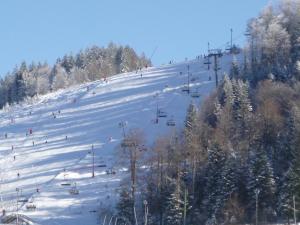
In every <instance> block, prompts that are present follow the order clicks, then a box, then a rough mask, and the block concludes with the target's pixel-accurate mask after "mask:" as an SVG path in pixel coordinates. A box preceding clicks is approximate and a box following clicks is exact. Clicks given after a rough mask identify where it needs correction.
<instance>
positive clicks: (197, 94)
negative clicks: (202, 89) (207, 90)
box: [191, 91, 200, 98]
mask: <svg viewBox="0 0 300 225" xmlns="http://www.w3.org/2000/svg"><path fill="white" fill-rule="evenodd" d="M191 97H192V98H199V97H200V93H199V91H194V92H192V93H191Z"/></svg>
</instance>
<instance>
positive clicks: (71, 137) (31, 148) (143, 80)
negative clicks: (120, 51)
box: [0, 55, 242, 225]
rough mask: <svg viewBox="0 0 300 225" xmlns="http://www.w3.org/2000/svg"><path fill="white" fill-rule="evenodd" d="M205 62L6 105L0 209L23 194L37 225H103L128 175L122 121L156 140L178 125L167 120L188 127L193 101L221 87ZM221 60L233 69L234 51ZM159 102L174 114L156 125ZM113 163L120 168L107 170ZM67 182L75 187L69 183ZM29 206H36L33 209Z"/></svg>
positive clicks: (1, 126) (0, 139)
mask: <svg viewBox="0 0 300 225" xmlns="http://www.w3.org/2000/svg"><path fill="white" fill-rule="evenodd" d="M238 57H242V56H238ZM238 61H241V60H238ZM203 62H204V60H203V59H200V60H193V61H187V62H183V63H178V64H173V65H165V66H161V67H157V68H148V69H144V70H143V71H142V72H138V73H135V72H133V73H126V74H119V75H115V76H113V77H110V78H109V80H108V82H105V81H96V82H91V83H87V84H83V85H79V86H74V87H71V88H68V89H65V90H60V91H57V92H54V93H50V94H47V95H45V96H42V97H40V98H39V99H38V100H35V102H33V103H32V104H29V103H27V104H22V105H17V106H13V107H10V108H8V109H6V110H2V111H1V112H0V118H1V120H0V135H1V136H0V167H1V168H0V179H1V183H0V194H1V199H0V200H1V202H0V207H1V208H2V209H5V210H6V213H7V214H10V213H15V212H16V205H17V204H16V199H17V195H19V200H20V199H21V200H22V198H23V199H27V200H28V201H29V202H19V203H18V206H19V212H20V213H21V214H24V215H26V216H28V217H29V218H31V219H32V220H33V221H35V222H36V223H37V224H43V225H44V224H45V225H46V224H49V225H50V224H51V225H52V224H53V225H55V224H78V225H79V224H82V225H90V224H91V225H92V224H96V223H97V221H98V219H99V218H98V214H97V213H95V212H96V211H97V210H98V209H99V207H100V206H101V205H104V204H111V205H113V204H114V202H115V201H116V198H117V191H116V190H117V188H118V186H119V182H120V180H121V178H122V177H123V176H124V173H125V174H126V171H124V170H122V168H120V167H119V166H118V164H116V163H115V162H116V160H115V158H116V157H117V156H116V154H115V150H116V147H117V146H118V144H119V143H120V140H121V139H122V130H121V129H120V128H119V126H118V124H119V123H120V122H122V121H127V127H126V130H127V129H129V128H141V129H143V130H144V131H145V134H146V138H147V140H148V142H149V144H151V142H152V141H153V140H154V139H155V138H156V137H158V136H159V135H161V134H165V133H167V132H168V131H170V130H171V129H173V127H168V126H167V125H166V121H167V120H168V119H169V118H171V117H172V118H174V120H175V121H176V127H181V126H182V125H183V123H184V119H185V115H186V109H187V107H188V105H189V103H190V102H191V101H194V102H195V103H197V104H198V103H199V102H201V100H202V99H204V98H205V96H207V95H209V94H210V92H211V90H212V89H214V87H215V80H214V72H213V70H212V69H211V70H210V71H208V70H207V66H205V65H204V64H203ZM220 62H221V71H219V74H220V75H222V74H223V73H224V72H228V71H229V68H230V65H231V62H232V56H231V55H225V56H223V57H222V58H221V59H220ZM188 65H189V71H190V74H191V75H190V78H191V80H193V82H191V92H193V91H195V90H197V91H198V92H199V93H200V94H201V96H200V98H191V96H189V95H188V94H187V93H184V92H182V88H183V87H184V86H185V84H186V83H187V66H188ZM181 73H182V74H181ZM141 74H142V76H141ZM220 75H219V76H220ZM209 76H211V78H212V79H211V80H209ZM157 103H158V106H159V108H162V109H163V110H164V111H166V112H167V114H168V118H160V119H159V124H154V123H153V121H154V120H155V118H156V107H157ZM54 117H55V118H54ZM30 129H32V134H30ZM5 133H7V138H5V136H4V135H5ZM26 133H27V135H26ZM33 142H34V143H33ZM46 142H47V143H46ZM92 145H93V146H94V152H95V165H96V169H95V177H94V178H91V175H92V169H91V168H92V154H91V152H90V150H91V148H92ZM12 146H13V150H12ZM14 156H15V158H14ZM104 165H106V167H103V166H104ZM109 168H114V170H115V171H116V174H115V175H113V174H109V175H107V174H106V170H107V169H109ZM18 174H19V177H18ZM66 183H69V184H71V185H70V186H68V185H62V184H66ZM75 183H76V189H78V190H79V194H78V195H71V194H70V193H69V190H70V189H71V188H72V187H74V185H75ZM16 188H19V192H18V193H17V191H16ZM37 191H38V192H37ZM30 204H31V205H35V206H36V207H37V209H36V210H35V211H33V210H32V211H30V210H27V209H26V206H28V205H30Z"/></svg>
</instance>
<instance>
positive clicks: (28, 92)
mask: <svg viewBox="0 0 300 225" xmlns="http://www.w3.org/2000/svg"><path fill="white" fill-rule="evenodd" d="M150 65H151V62H150V60H149V59H147V58H146V56H145V55H144V54H142V55H141V56H139V55H137V54H136V52H135V51H134V49H132V48H131V47H129V46H118V45H116V44H114V43H110V44H109V45H108V46H107V47H106V48H104V47H102V48H100V47H98V46H93V47H91V48H87V49H85V50H82V51H80V52H79V53H77V54H75V55H73V54H66V55H65V56H63V57H62V58H58V59H57V60H56V63H55V64H54V65H53V66H50V65H48V64H47V63H35V62H32V63H31V64H29V65H27V64H26V62H22V63H21V65H20V66H16V68H15V69H14V70H13V72H10V73H8V74H7V75H6V76H5V77H4V78H1V79H0V96H1V99H0V108H2V107H4V106H5V105H7V104H13V103H19V102H21V101H23V100H24V99H26V98H32V97H34V96H36V95H39V94H46V93H48V92H51V91H55V90H58V89H62V88H66V87H69V86H72V85H75V84H81V83H84V82H89V81H94V80H98V79H101V78H103V79H106V78H107V77H109V76H111V75H114V74H118V73H124V72H130V71H133V70H138V69H139V68H142V67H145V66H150Z"/></svg>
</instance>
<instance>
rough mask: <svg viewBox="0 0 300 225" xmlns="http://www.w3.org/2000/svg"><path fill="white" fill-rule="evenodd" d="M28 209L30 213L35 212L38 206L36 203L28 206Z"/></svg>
mask: <svg viewBox="0 0 300 225" xmlns="http://www.w3.org/2000/svg"><path fill="white" fill-rule="evenodd" d="M26 209H27V210H28V211H29V210H30V211H34V210H36V205H35V204H34V203H28V204H26Z"/></svg>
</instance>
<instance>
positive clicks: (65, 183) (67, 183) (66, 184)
mask: <svg viewBox="0 0 300 225" xmlns="http://www.w3.org/2000/svg"><path fill="white" fill-rule="evenodd" d="M66 176H67V174H66V173H64V182H63V183H61V184H60V185H61V186H71V183H70V182H69V181H68V180H67V179H66Z"/></svg>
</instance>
